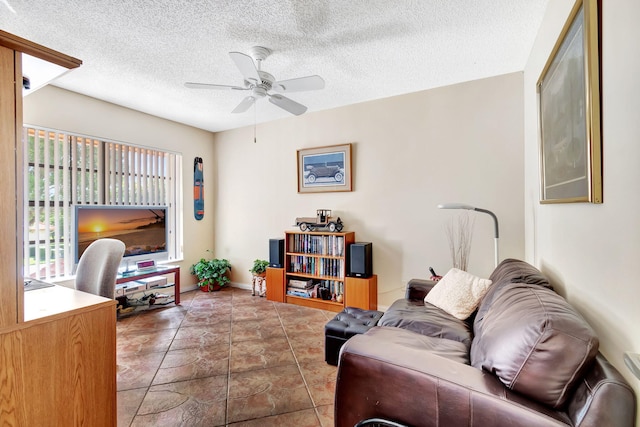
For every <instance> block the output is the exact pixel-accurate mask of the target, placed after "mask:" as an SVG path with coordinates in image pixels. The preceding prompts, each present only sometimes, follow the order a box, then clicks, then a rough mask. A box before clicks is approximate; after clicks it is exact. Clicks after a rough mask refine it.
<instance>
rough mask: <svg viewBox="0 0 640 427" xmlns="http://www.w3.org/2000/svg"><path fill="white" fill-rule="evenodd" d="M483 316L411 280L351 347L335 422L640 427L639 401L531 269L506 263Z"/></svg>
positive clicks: (589, 333)
mask: <svg viewBox="0 0 640 427" xmlns="http://www.w3.org/2000/svg"><path fill="white" fill-rule="evenodd" d="M490 279H491V280H492V281H493V284H492V286H491V288H490V289H489V291H488V292H487V294H486V295H485V296H484V298H483V299H482V301H481V302H480V305H479V307H478V309H477V311H476V313H475V314H474V315H472V316H471V317H470V318H469V319H467V320H466V321H462V320H458V319H456V318H454V317H453V316H450V315H449V314H447V313H446V312H444V311H443V310H440V309H439V308H437V307H435V306H433V305H431V304H429V303H425V302H424V301H423V299H424V296H425V295H426V294H427V293H428V292H429V290H430V289H431V288H432V287H433V286H434V282H430V281H424V280H412V281H410V282H409V284H408V286H407V290H406V295H405V299H402V300H398V301H396V302H395V303H394V304H393V305H392V306H391V307H390V308H389V309H388V310H387V312H386V313H385V314H384V316H383V317H382V318H381V319H380V321H379V323H378V326H376V327H374V328H372V329H371V330H369V331H368V332H366V333H365V334H362V335H356V336H354V337H353V338H351V339H349V340H348V341H347V342H346V344H345V345H344V346H343V347H342V350H341V352H340V361H339V366H338V375H337V383H336V394H335V425H336V426H337V427H342V426H349V427H352V426H354V425H356V424H357V423H358V422H361V421H362V420H365V419H372V418H375V419H384V420H389V421H393V422H396V423H400V424H402V425H407V426H413V427H419V426H439V427H456V426H483V427H485V426H491V427H494V426H505V427H506V426H509V427H514V426H522V427H531V426H581V427H603V426H633V425H634V423H635V411H636V399H635V394H634V392H633V390H632V389H631V387H630V386H629V385H628V384H627V382H626V381H625V380H624V378H623V377H622V376H621V375H620V373H619V372H618V371H617V370H616V369H615V368H614V367H613V366H612V365H611V364H610V363H609V362H607V360H606V359H605V358H604V356H602V354H600V353H599V352H598V338H597V337H596V335H595V333H594V332H593V330H592V329H591V327H590V326H589V325H588V324H587V323H586V321H584V319H583V318H582V317H581V316H580V315H579V314H578V313H577V312H576V311H575V310H574V309H573V308H572V307H571V306H570V305H569V304H568V303H567V302H566V301H565V300H564V299H563V298H562V297H560V296H559V295H558V294H556V293H555V292H554V291H553V289H552V287H551V285H550V284H549V281H548V280H547V278H546V277H544V276H543V275H542V273H540V271H538V270H537V269H535V268H534V267H532V266H531V265H529V264H527V263H525V262H523V261H519V260H514V259H508V260H505V261H503V262H502V263H501V264H500V265H499V266H498V267H497V268H496V270H495V271H494V272H493V273H492V275H491V277H490Z"/></svg>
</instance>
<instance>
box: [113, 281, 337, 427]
mask: <svg viewBox="0 0 640 427" xmlns="http://www.w3.org/2000/svg"><path fill="white" fill-rule="evenodd" d="M181 300H182V304H181V305H180V306H168V307H162V308H156V309H150V310H147V311H140V312H136V313H133V314H131V315H129V316H120V317H119V318H118V324H117V328H116V330H117V338H116V340H117V341H116V342H117V364H118V369H117V385H118V388H117V389H118V425H119V426H129V425H131V426H134V427H135V426H154V427H155V426H185V427H186V426H188V427H191V426H234V427H238V426H249V427H250V426H258V425H259V426H260V427H269V426H285V427H288V426H296V427H298V426H302V427H305V426H309V427H317V426H324V427H329V426H333V401H334V395H335V379H336V367H334V366H331V365H327V364H326V363H325V362H324V325H325V324H326V322H327V321H329V320H330V319H332V318H333V317H334V316H335V313H333V312H329V311H323V310H316V309H312V308H308V307H301V306H296V305H292V304H283V303H274V302H272V301H268V300H267V299H266V298H260V297H257V296H251V291H250V290H246V289H239V288H225V289H223V290H221V291H219V292H211V293H205V292H201V291H199V290H196V291H192V292H186V293H183V294H182V295H181ZM227 382H229V383H228V384H227ZM227 385H228V387H227ZM227 394H228V396H227Z"/></svg>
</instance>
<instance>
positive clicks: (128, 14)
mask: <svg viewBox="0 0 640 427" xmlns="http://www.w3.org/2000/svg"><path fill="white" fill-rule="evenodd" d="M547 2H548V0H395V1H391V0H368V1H367V0H351V1H347V0H308V1H303V0H289V1H282V0H274V1H271V2H268V1H263V0H261V1H258V0H255V1H252V0H242V1H234V0H227V1H220V0H208V1H205V0H173V1H169V0H89V1H87V0H65V1H63V0H0V29H2V30H4V31H7V32H9V33H13V34H15V35H17V36H20V37H23V38H26V39H29V40H32V41H34V42H36V43H39V44H42V45H44V46H46V47H49V48H52V49H55V50H58V51H60V52H62V53H65V54H67V55H71V56H74V57H76V58H79V59H81V60H82V61H83V65H82V66H81V67H80V68H78V69H75V70H73V71H71V72H69V73H67V74H65V75H63V76H62V77H60V78H58V79H56V80H54V81H53V82H52V84H54V85H56V86H59V87H62V88H65V89H68V90H71V91H74V92H78V93H81V94H85V95H88V96H91V97H95V98H98V99H102V100H105V101H108V102H112V103H114V104H118V105H122V106H125V107H129V108H132V109H135V110H139V111H142V112H145V113H148V114H152V115H155V116H159V117H163V118H166V119H170V120H174V121H176V122H180V123H185V124H188V125H191V126H195V127H198V128H201V129H206V130H210V131H220V130H225V129H231V128H236V127H241V126H247V125H251V124H253V122H254V118H255V119H256V120H257V122H259V123H260V122H265V121H270V120H274V119H278V118H282V117H289V116H290V114H289V113H287V112H285V111H283V110H281V109H280V108H278V107H276V106H275V105H273V104H271V103H269V102H267V100H266V99H261V100H259V102H258V103H257V104H256V109H255V112H254V109H253V108H251V109H250V110H249V111H247V112H245V113H242V114H231V110H233V109H234V108H235V106H236V105H237V104H238V103H239V102H240V101H241V100H242V99H243V98H244V96H245V95H246V92H238V91H203V90H194V89H188V88H185V87H184V82H187V81H190V82H205V83H217V84H225V85H242V81H243V79H242V76H241V74H240V72H239V71H238V69H237V68H236V66H235V64H234V63H233V62H232V60H231V59H230V58H229V55H228V52H230V51H239V52H244V53H247V54H248V53H249V50H250V48H251V47H252V46H256V45H260V46H265V47H268V48H270V49H272V50H273V53H272V54H271V56H269V57H268V58H267V59H266V60H265V61H264V62H263V64H262V69H263V70H265V71H268V72H269V73H271V74H273V75H274V76H275V78H276V80H286V79H291V78H295V77H302V76H307V75H312V74H318V75H320V76H322V77H323V78H324V80H325V82H326V87H325V89H323V90H320V91H312V92H296V93H292V94H287V96H288V97H290V98H291V99H293V100H295V101H297V102H299V103H302V104H304V105H306V106H307V107H308V108H309V110H308V111H309V112H311V111H319V110H325V109H329V108H334V107H338V106H342V105H349V104H354V103H358V102H363V101H368V100H372V99H379V98H386V97H389V96H394V95H399V94H404V93H409V92H416V91H420V90H424V89H429V88H434V87H439V86H445V85H449V84H454V83H459V82H463V81H469V80H475V79H479V78H484V77H489V76H494V75H500V74H505V73H510V72H515V71H521V70H523V69H524V66H525V62H526V60H527V57H528V55H529V51H530V49H531V46H532V44H533V41H534V38H535V35H536V33H537V31H538V28H539V25H540V22H541V20H542V16H543V13H544V10H545V8H546V4H547Z"/></svg>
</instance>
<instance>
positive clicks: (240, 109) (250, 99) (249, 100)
mask: <svg viewBox="0 0 640 427" xmlns="http://www.w3.org/2000/svg"><path fill="white" fill-rule="evenodd" d="M254 102H256V98H255V97H254V96H247V97H246V98H245V99H243V100H242V101H240V104H238V106H237V107H236V108H234V109H233V111H232V113H244V112H245V111H247V110H248V109H249V107H251V106H252V105H253V104H254Z"/></svg>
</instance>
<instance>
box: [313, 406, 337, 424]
mask: <svg viewBox="0 0 640 427" xmlns="http://www.w3.org/2000/svg"><path fill="white" fill-rule="evenodd" d="M316 411H318V418H320V423H321V424H322V427H334V425H335V423H334V420H333V414H334V406H333V405H326V406H318V407H317V408H316Z"/></svg>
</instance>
